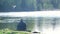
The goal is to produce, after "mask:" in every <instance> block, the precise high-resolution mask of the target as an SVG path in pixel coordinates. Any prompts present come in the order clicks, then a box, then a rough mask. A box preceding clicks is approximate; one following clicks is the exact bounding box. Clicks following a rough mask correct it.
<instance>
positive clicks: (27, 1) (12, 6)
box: [0, 0, 60, 12]
mask: <svg viewBox="0 0 60 34" xmlns="http://www.w3.org/2000/svg"><path fill="white" fill-rule="evenodd" d="M59 9H60V0H0V11H3V12H4V11H40V10H59Z"/></svg>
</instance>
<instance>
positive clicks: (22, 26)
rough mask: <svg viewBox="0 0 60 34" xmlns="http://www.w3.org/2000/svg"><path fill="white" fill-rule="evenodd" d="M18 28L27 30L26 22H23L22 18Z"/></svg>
mask: <svg viewBox="0 0 60 34" xmlns="http://www.w3.org/2000/svg"><path fill="white" fill-rule="evenodd" d="M17 30H18V31H26V24H25V23H24V22H23V20H22V19H21V21H20V23H19V24H18V25H17Z"/></svg>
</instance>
